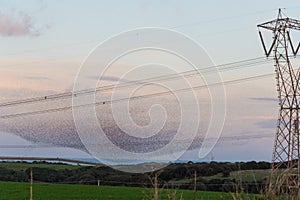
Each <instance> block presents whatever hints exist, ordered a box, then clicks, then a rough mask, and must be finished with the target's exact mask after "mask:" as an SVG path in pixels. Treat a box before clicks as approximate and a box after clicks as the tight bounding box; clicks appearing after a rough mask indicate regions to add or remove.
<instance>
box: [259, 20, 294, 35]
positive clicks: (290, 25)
mask: <svg viewBox="0 0 300 200" xmlns="http://www.w3.org/2000/svg"><path fill="white" fill-rule="evenodd" d="M257 27H258V28H264V29H268V30H271V31H273V32H274V31H277V30H282V29H294V30H300V20H297V19H291V18H281V19H275V20H272V21H268V22H265V23H262V24H259V25H257Z"/></svg>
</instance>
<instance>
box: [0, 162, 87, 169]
mask: <svg viewBox="0 0 300 200" xmlns="http://www.w3.org/2000/svg"><path fill="white" fill-rule="evenodd" d="M0 167H4V168H6V169H12V170H15V171H21V170H24V171H25V170H26V169H28V168H31V167H32V168H34V167H39V168H50V169H54V170H63V169H77V168H80V167H81V166H78V165H68V164H63V163H46V162H45V163H43V162H38V163H37V162H33V163H30V162H0Z"/></svg>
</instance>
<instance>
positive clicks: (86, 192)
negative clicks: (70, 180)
mask: <svg viewBox="0 0 300 200" xmlns="http://www.w3.org/2000/svg"><path fill="white" fill-rule="evenodd" d="M152 192H153V190H152V189H148V188H137V187H119V186H118V187H117V186H100V187H98V186H94V185H70V184H40V183H34V185H33V199H34V200H38V199H55V200H59V199H61V200H63V199H72V200H77V199H82V200H83V199H84V200H92V199H93V200H96V199H101V200H106V199H108V200H109V199H115V200H120V199H130V200H135V199H136V200H138V199H139V200H140V199H145V200H147V199H149V200H150V199H152V198H151V194H152ZM172 192H174V191H171V190H166V189H165V190H160V194H161V195H160V199H169V198H168V195H170V196H172ZM181 195H182V199H193V197H194V193H193V191H190V190H177V191H176V197H177V198H176V199H180V197H181ZM0 199H17V200H25V199H29V183H15V182H0ZM197 199H199V200H206V199H209V200H221V199H222V200H229V199H232V194H230V193H220V192H197ZM246 199H248V198H246ZM249 199H254V196H251V198H249Z"/></svg>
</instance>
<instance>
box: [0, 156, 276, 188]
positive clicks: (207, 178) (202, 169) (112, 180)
mask: <svg viewBox="0 0 300 200" xmlns="http://www.w3.org/2000/svg"><path fill="white" fill-rule="evenodd" d="M269 167H270V164H269V163H266V162H259V163H256V162H247V163H217V162H210V163H191V162H190V163H176V164H171V165H169V166H168V167H166V168H164V169H163V170H161V171H160V172H159V177H158V184H159V186H160V187H163V188H167V189H170V188H171V189H184V190H193V189H194V188H195V181H196V189H197V190H200V191H215V192H236V191H239V192H245V193H258V194H259V193H261V192H262V190H263V188H264V186H265V180H266V177H267V176H268V170H269ZM30 168H32V171H33V179H34V182H42V183H52V184H53V183H71V184H88V185H97V184H98V182H99V181H100V183H101V185H107V186H130V187H144V188H145V187H148V188H151V187H153V183H152V182H151V176H153V174H151V173H146V174H130V173H125V172H120V171H117V170H114V169H112V168H110V167H106V166H101V167H92V166H77V165H67V164H62V163H46V162H34V163H26V162H15V163H14V162H2V163H0V181H14V182H28V180H29V174H30V173H29V171H30V170H29V169H30ZM195 174H196V177H195Z"/></svg>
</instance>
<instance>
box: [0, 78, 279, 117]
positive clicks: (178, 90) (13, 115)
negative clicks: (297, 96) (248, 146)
mask: <svg viewBox="0 0 300 200" xmlns="http://www.w3.org/2000/svg"><path fill="white" fill-rule="evenodd" d="M274 74H275V73H269V74H263V75H257V76H251V77H246V78H241V79H236V80H230V81H226V82H218V83H213V84H210V85H200V86H195V87H191V88H183V89H177V90H173V91H166V92H160V93H153V94H146V95H140V96H133V97H130V98H121V99H116V100H110V101H101V102H95V103H90V104H83V105H77V106H64V107H60V108H52V109H46V110H39V111H32V112H23V113H17V114H9V115H2V116H0V119H8V118H15V117H21V116H28V115H37V114H45V113H53V112H59V111H65V110H70V109H72V108H81V107H87V106H97V105H104V104H107V103H117V102H121V101H127V100H137V99H141V98H150V97H156V96H162V95H166V94H173V93H174V92H184V91H189V90H191V89H195V90H198V89H202V88H207V87H210V86H217V85H228V84H235V83H239V82H243V81H250V80H257V79H263V78H269V77H272V76H274Z"/></svg>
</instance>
